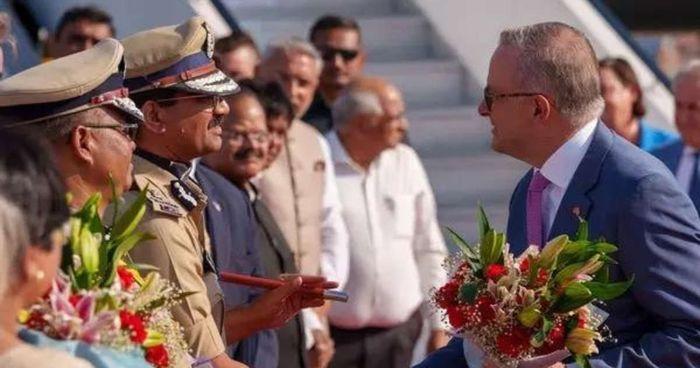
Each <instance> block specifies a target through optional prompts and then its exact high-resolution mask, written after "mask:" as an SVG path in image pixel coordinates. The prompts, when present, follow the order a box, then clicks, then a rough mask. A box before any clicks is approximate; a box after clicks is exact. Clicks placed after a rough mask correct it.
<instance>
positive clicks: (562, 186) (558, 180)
mask: <svg viewBox="0 0 700 368" xmlns="http://www.w3.org/2000/svg"><path fill="white" fill-rule="evenodd" d="M597 125H598V120H597V119H596V120H593V121H589V122H588V123H586V124H585V125H584V126H583V127H582V128H581V129H579V130H578V131H577V132H576V134H574V135H573V136H572V137H571V138H569V140H568V141H566V143H564V144H562V145H561V147H559V148H558V149H557V150H556V151H555V152H554V153H553V154H552V155H551V156H549V158H548V159H547V161H545V163H544V165H542V168H541V169H539V171H540V172H541V173H542V175H543V176H544V177H545V178H547V180H549V181H550V184H549V185H548V186H547V188H545V190H544V191H543V192H542V224H543V225H544V226H545V228H544V233H545V236H547V235H546V234H549V230H550V229H551V228H552V224H553V223H554V218H555V217H556V215H557V211H558V210H559V205H560V204H561V201H562V199H564V194H565V193H566V189H567V188H568V187H569V183H571V178H573V177H574V174H575V173H576V169H578V166H579V164H580V163H581V160H583V156H585V155H586V151H588V147H589V146H590V145H591V141H592V140H593V132H595V128H596V126H597ZM535 170H537V169H535Z"/></svg>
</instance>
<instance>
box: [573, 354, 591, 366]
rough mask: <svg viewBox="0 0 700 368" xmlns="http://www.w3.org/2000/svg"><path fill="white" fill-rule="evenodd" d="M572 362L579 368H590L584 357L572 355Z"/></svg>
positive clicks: (586, 358)
mask: <svg viewBox="0 0 700 368" xmlns="http://www.w3.org/2000/svg"><path fill="white" fill-rule="evenodd" d="M574 361H575V362H576V364H578V366H579V367H581V368H591V363H590V362H589V361H588V357H587V356H585V355H580V354H576V355H574Z"/></svg>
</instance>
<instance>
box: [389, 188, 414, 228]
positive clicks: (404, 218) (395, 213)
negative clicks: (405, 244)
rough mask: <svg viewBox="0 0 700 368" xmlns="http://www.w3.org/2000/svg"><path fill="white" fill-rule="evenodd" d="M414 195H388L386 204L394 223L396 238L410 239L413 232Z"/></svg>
mask: <svg viewBox="0 0 700 368" xmlns="http://www.w3.org/2000/svg"><path fill="white" fill-rule="evenodd" d="M415 199H416V195H415V194H395V193H394V194H390V195H387V197H386V203H387V207H388V210H389V212H390V213H391V218H392V219H393V223H394V233H395V234H396V235H397V236H404V237H411V236H413V233H414V231H415V227H416V226H415V222H416V208H415Z"/></svg>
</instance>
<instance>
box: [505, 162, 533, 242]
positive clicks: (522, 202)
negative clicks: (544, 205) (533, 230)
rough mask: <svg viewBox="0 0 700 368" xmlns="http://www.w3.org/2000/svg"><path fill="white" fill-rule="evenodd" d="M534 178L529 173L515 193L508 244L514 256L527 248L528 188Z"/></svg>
mask: <svg viewBox="0 0 700 368" xmlns="http://www.w3.org/2000/svg"><path fill="white" fill-rule="evenodd" d="M531 178H532V170H530V171H528V172H527V174H525V176H524V177H523V178H522V179H520V182H519V183H518V185H517V186H516V187H515V190H514V191H513V196H512V197H511V202H510V208H509V211H508V212H509V213H508V234H507V237H508V244H510V251H511V253H513V254H516V255H517V254H520V253H522V252H523V251H524V250H525V249H526V248H527V224H526V219H527V211H526V206H527V203H526V202H527V187H528V185H529V183H530V179H531Z"/></svg>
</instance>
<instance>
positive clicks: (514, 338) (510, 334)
mask: <svg viewBox="0 0 700 368" xmlns="http://www.w3.org/2000/svg"><path fill="white" fill-rule="evenodd" d="M529 347H530V331H529V330H528V329H526V328H525V327H523V326H520V325H512V326H511V328H510V329H509V330H506V331H504V332H503V333H501V334H500V335H498V337H496V348H497V349H498V351H500V352H501V353H502V354H504V355H506V356H509V357H511V358H517V357H519V356H520V355H521V354H523V353H525V352H526V351H527V349H529Z"/></svg>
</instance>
